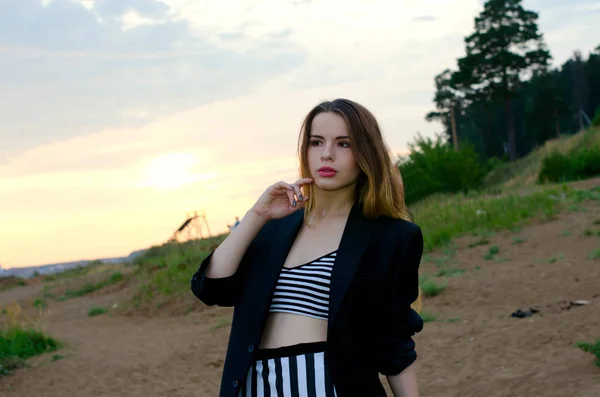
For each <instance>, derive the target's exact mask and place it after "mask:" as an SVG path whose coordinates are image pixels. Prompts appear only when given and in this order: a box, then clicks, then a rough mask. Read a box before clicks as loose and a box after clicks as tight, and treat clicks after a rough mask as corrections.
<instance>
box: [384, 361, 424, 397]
mask: <svg viewBox="0 0 600 397" xmlns="http://www.w3.org/2000/svg"><path fill="white" fill-rule="evenodd" d="M387 380H388V382H389V383H390V387H391V388H392V392H393V393H394V397H419V387H418V384H417V370H416V368H415V364H414V363H413V364H411V365H410V366H409V367H408V368H406V369H405V370H404V371H402V372H400V373H399V374H398V375H392V376H388V377H387Z"/></svg>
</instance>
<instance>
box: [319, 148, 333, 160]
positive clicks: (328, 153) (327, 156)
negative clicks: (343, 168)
mask: <svg viewBox="0 0 600 397" xmlns="http://www.w3.org/2000/svg"><path fill="white" fill-rule="evenodd" d="M332 158H333V157H332V155H331V149H330V148H329V146H327V145H325V146H323V153H321V160H331V159H332Z"/></svg>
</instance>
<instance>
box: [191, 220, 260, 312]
mask: <svg viewBox="0 0 600 397" xmlns="http://www.w3.org/2000/svg"><path fill="white" fill-rule="evenodd" d="M265 223H266V221H265V220H264V218H262V217H260V216H257V215H255V214H254V213H253V212H252V211H248V212H247V213H246V215H245V216H244V218H243V219H242V221H241V222H240V224H239V225H238V226H237V227H236V228H235V229H233V231H232V232H231V234H230V235H229V236H227V238H226V239H225V240H223V242H222V243H221V244H220V245H219V246H218V247H217V249H215V250H214V251H213V252H212V253H211V254H210V255H208V256H207V257H206V258H205V259H204V260H203V261H202V263H201V264H200V268H199V269H198V271H196V273H195V274H194V276H193V277H192V280H191V289H192V292H193V294H194V295H195V296H196V297H197V298H198V299H199V300H201V301H202V302H204V303H205V304H206V305H208V306H212V305H217V306H235V305H236V303H237V301H238V299H239V297H240V295H241V291H242V284H243V280H244V273H245V271H246V268H247V266H246V263H247V259H248V258H250V257H252V255H253V253H254V252H255V251H256V250H257V248H256V246H257V244H258V243H257V242H256V241H255V240H257V238H256V237H257V235H258V233H259V231H260V230H261V229H262V228H263V227H264V225H265Z"/></svg>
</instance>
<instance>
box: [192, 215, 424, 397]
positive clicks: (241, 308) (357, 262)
mask: <svg viewBox="0 0 600 397" xmlns="http://www.w3.org/2000/svg"><path fill="white" fill-rule="evenodd" d="M303 214H304V211H303V210H298V211H296V212H294V213H293V214H291V215H289V216H286V217H284V218H282V219H278V220H272V221H269V222H268V223H267V224H266V225H265V226H264V227H263V228H262V229H261V231H260V232H259V234H258V235H257V236H256V238H255V239H254V240H253V242H252V243H251V245H250V246H249V247H248V250H247V251H246V253H245V255H244V257H243V259H242V262H241V263H240V267H239V269H238V271H237V272H236V273H235V274H234V275H232V276H230V277H225V278H218V279H215V278H208V277H206V275H205V272H206V268H207V265H208V264H209V262H210V259H211V257H212V253H211V254H210V255H209V256H208V257H207V258H206V259H205V260H204V261H203V262H202V264H201V265H200V268H199V270H198V271H197V272H196V273H195V274H194V276H193V277H192V280H191V289H192V292H193V293H194V295H195V296H196V297H197V298H198V299H200V300H201V301H202V302H204V303H205V304H206V305H209V306H211V305H218V306H235V309H234V314H233V323H232V326H231V334H230V338H229V346H228V350H227V355H226V359H225V364H224V368H223V377H222V380H221V391H220V394H219V396H221V397H233V396H236V395H237V393H238V392H239V388H240V387H241V385H242V384H243V383H244V381H245V378H246V373H247V371H248V369H249V367H250V365H251V362H252V360H253V358H254V354H255V352H256V349H257V348H258V346H259V345H260V341H261V335H262V333H263V329H264V325H265V320H266V318H267V316H268V312H269V307H270V303H271V295H272V292H273V290H274V288H275V284H276V282H277V278H278V275H279V272H280V269H281V267H282V266H283V263H284V261H285V259H286V257H287V254H288V252H289V250H290V248H291V246H292V244H293V242H294V240H295V238H296V235H297V233H298V231H299V229H300V226H301V225H302V220H303ZM422 252H423V236H422V234H421V229H420V228H419V226H417V225H416V224H414V223H411V222H408V221H404V220H399V219H390V218H378V219H375V220H368V219H367V218H365V217H364V216H363V214H362V210H361V206H360V205H359V204H355V205H354V206H353V207H352V210H351V211H350V215H349V217H348V221H347V223H346V226H345V229H344V233H343V236H342V239H341V242H340V246H339V250H338V254H337V257H336V261H335V266H334V267H333V273H332V276H331V284H330V288H331V289H330V302H329V319H328V325H327V341H328V348H329V351H330V370H331V374H332V378H333V382H334V384H335V385H336V390H337V392H338V396H340V397H346V396H361V397H374V396H385V395H386V394H385V390H384V388H383V385H382V384H381V382H380V380H379V375H378V373H381V374H383V375H395V374H398V373H400V372H401V371H402V370H404V369H405V368H406V367H408V366H409V365H410V364H412V363H413V362H414V361H415V360H416V356H417V355H416V352H415V343H414V341H413V339H412V336H413V335H414V334H415V333H416V332H419V331H421V329H422V328H423V321H422V319H421V317H420V316H419V314H418V313H417V312H415V311H414V310H413V309H412V308H411V307H410V305H411V304H412V303H413V302H414V301H415V300H416V299H417V297H418V291H419V290H418V288H419V287H418V269H419V263H420V260H421V255H422Z"/></svg>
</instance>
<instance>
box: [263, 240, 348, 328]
mask: <svg viewBox="0 0 600 397" xmlns="http://www.w3.org/2000/svg"><path fill="white" fill-rule="evenodd" d="M336 254H337V250H336V251H333V252H330V253H329V254H326V255H323V256H322V257H320V258H317V259H315V260H314V261H312V262H308V263H305V264H303V265H300V266H296V267H293V268H287V267H282V268H281V272H280V273H279V279H278V280H277V285H276V286H275V292H274V294H273V299H272V301H271V308H270V309H269V312H271V313H294V314H301V315H304V316H309V317H314V318H318V319H321V320H327V315H328V314H329V283H330V281H331V272H332V270H333V264H334V262H335V256H336Z"/></svg>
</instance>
